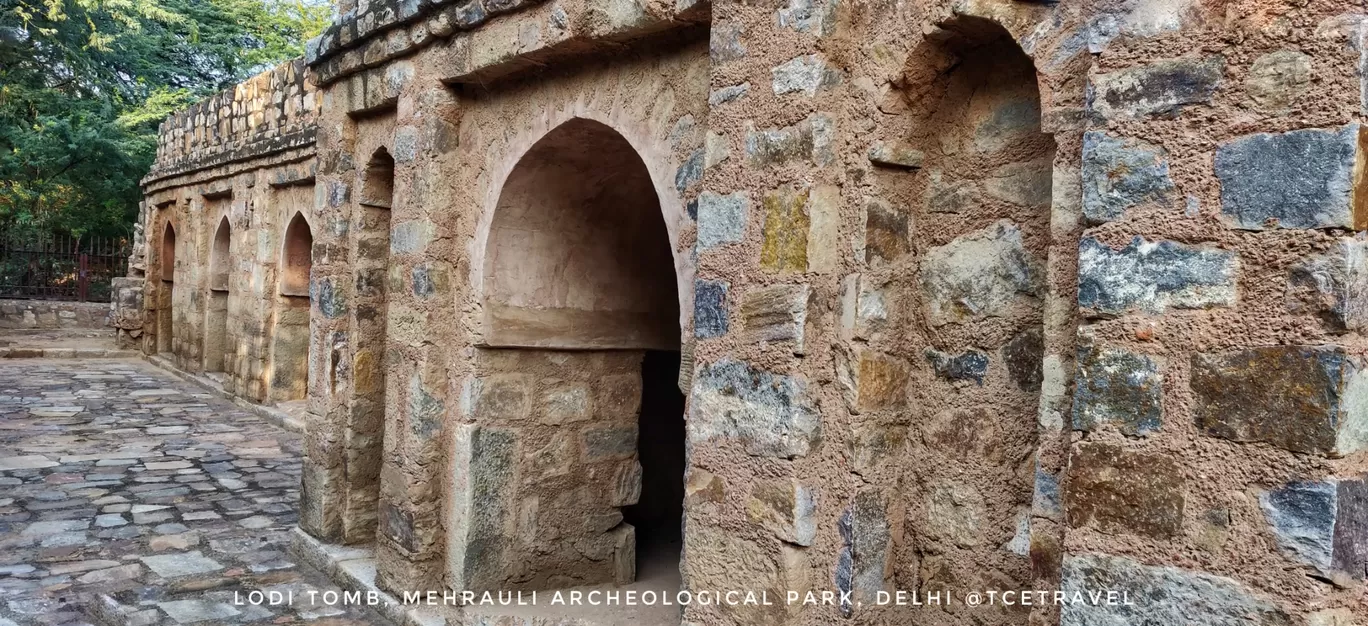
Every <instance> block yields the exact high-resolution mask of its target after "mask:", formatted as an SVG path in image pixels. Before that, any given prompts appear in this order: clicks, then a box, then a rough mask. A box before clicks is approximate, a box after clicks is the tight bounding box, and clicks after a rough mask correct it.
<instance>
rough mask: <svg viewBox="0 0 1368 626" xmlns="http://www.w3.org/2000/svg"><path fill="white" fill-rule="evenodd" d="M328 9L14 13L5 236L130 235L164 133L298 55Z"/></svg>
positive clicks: (2, 118)
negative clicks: (183, 114)
mask: <svg viewBox="0 0 1368 626" xmlns="http://www.w3.org/2000/svg"><path fill="white" fill-rule="evenodd" d="M325 2H326V0H162V1H153V0H0V232H7V233H11V234H12V233H15V232H16V231H22V232H32V233H43V232H56V233H70V234H73V235H76V236H82V235H85V234H96V235H120V234H127V233H128V232H130V231H131V228H132V224H133V222H134V221H135V220H136V219H137V212H138V200H139V197H140V196H141V191H140V189H139V187H138V180H139V178H141V177H142V176H143V175H144V174H146V173H147V170H148V168H149V167H151V164H152V159H153V157H154V156H155V153H156V131H157V125H158V124H159V123H160V122H161V120H162V119H163V118H165V117H166V115H167V114H169V113H171V112H172V111H175V110H176V109H180V108H183V107H185V106H187V105H188V104H190V103H191V102H193V101H195V100H197V99H199V98H202V97H204V96H206V95H208V94H211V93H214V92H216V91H219V90H221V89H224V88H227V87H229V86H231V85H233V84H235V83H237V82H240V81H242V80H243V79H245V78H247V77H249V76H251V75H253V74H255V73H258V72H260V71H262V70H265V69H267V68H269V67H271V66H273V65H275V64H277V63H279V62H281V61H284V60H286V59H289V58H292V57H295V56H298V55H299V54H300V53H301V52H302V48H303V42H304V41H305V40H307V39H308V38H310V37H313V36H314V35H316V34H318V33H319V32H320V31H322V29H323V28H324V27H325V26H326V25H327V22H328V14H329V12H330V8H329V6H328V5H327V4H326V3H325Z"/></svg>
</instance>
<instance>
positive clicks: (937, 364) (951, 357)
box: [925, 348, 988, 385]
mask: <svg viewBox="0 0 1368 626" xmlns="http://www.w3.org/2000/svg"><path fill="white" fill-rule="evenodd" d="M925 354H926V359H927V360H928V361H930V362H931V369H933V370H935V372H936V375H937V376H940V377H941V378H948V379H950V380H972V381H974V382H976V383H978V384H980V385H982V384H983V377H984V376H986V375H987V374H988V355H986V354H984V353H982V352H979V351H978V350H968V351H966V352H962V353H960V354H947V353H945V352H941V351H939V350H934V349H932V348H927V349H926V352H925Z"/></svg>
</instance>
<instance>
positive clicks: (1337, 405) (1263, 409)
mask: <svg viewBox="0 0 1368 626" xmlns="http://www.w3.org/2000/svg"><path fill="white" fill-rule="evenodd" d="M1360 370H1361V368H1360V365H1359V363H1358V362H1357V361H1356V360H1355V359H1353V358H1351V357H1350V356H1349V355H1348V354H1347V353H1346V352H1345V351H1344V349H1343V348H1340V347H1321V346H1316V347H1312V346H1274V347H1266V348H1252V349H1249V350H1241V351H1236V352H1226V353H1221V354H1195V355H1193V357H1192V375H1191V376H1192V382H1191V385H1192V392H1193V396H1194V397H1193V416H1194V418H1195V419H1196V421H1197V427H1198V428H1200V429H1201V430H1202V432H1203V433H1205V434H1207V435H1211V436H1213V437H1221V438H1224V439H1231V440H1234V441H1260V442H1264V443H1269V444H1272V445H1274V446H1277V447H1280V448H1284V449H1287V450H1291V451H1293V452H1302V453H1309V454H1328V455H1334V456H1338V455H1343V454H1349V453H1351V452H1354V451H1356V450H1360V449H1362V448H1363V447H1364V446H1365V445H1368V405H1365V401H1366V400H1368V396H1365V392H1368V378H1365V377H1364V376H1363V374H1362V373H1361V371H1360Z"/></svg>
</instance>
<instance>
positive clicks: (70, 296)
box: [0, 232, 129, 302]
mask: <svg viewBox="0 0 1368 626" xmlns="http://www.w3.org/2000/svg"><path fill="white" fill-rule="evenodd" d="M128 253H129V242H128V239H126V238H123V237H71V236H68V235H45V234H34V233H32V232H29V233H24V234H22V235H19V234H15V233H3V232H0V298H25V299H33V300H80V301H84V302H108V301H109V297H110V288H109V284H110V279H112V278H114V277H117V276H124V275H126V274H128Z"/></svg>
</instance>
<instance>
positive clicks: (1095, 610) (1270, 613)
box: [1059, 554, 1293, 626]
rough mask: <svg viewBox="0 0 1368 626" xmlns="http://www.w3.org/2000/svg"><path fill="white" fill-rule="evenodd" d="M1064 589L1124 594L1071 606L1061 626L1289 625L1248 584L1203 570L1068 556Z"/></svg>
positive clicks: (1100, 556)
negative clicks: (1118, 599)
mask: <svg viewBox="0 0 1368 626" xmlns="http://www.w3.org/2000/svg"><path fill="white" fill-rule="evenodd" d="M1060 588H1061V590H1062V591H1064V593H1065V595H1066V596H1067V597H1073V595H1074V594H1076V593H1077V594H1083V596H1084V597H1086V596H1087V594H1088V592H1089V591H1095V590H1098V589H1104V588H1105V589H1109V590H1115V591H1118V592H1125V594H1126V595H1127V596H1128V597H1129V598H1131V600H1132V603H1133V604H1132V605H1125V604H1123V603H1119V602H1117V603H1112V604H1110V605H1108V604H1106V603H1096V604H1092V603H1086V602H1085V603H1077V604H1074V603H1069V604H1065V605H1064V606H1063V607H1062V609H1063V610H1062V611H1061V614H1060V621H1059V623H1060V626H1121V625H1123V624H1145V623H1149V624H1188V625H1191V626H1290V625H1291V624H1292V623H1293V622H1292V618H1291V617H1290V616H1289V615H1287V613H1285V612H1283V610H1282V609H1280V608H1278V605H1277V604H1276V603H1274V602H1272V601H1270V600H1268V599H1266V598H1263V597H1261V596H1259V595H1257V594H1255V593H1254V592H1253V591H1252V590H1250V589H1249V588H1248V587H1246V586H1245V585H1243V584H1241V583H1240V582H1237V581H1235V580H1233V579H1230V578H1226V577H1224V576H1216V575H1213V574H1207V573H1204V572H1196V571H1192V570H1185V569H1179V568H1177V567H1163V566H1153V565H1144V564H1142V563H1139V562H1137V561H1133V560H1131V559H1127V558H1124V557H1118V556H1110V555H1106V554H1078V555H1070V556H1066V557H1064V565H1063V568H1062V571H1061V581H1060Z"/></svg>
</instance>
